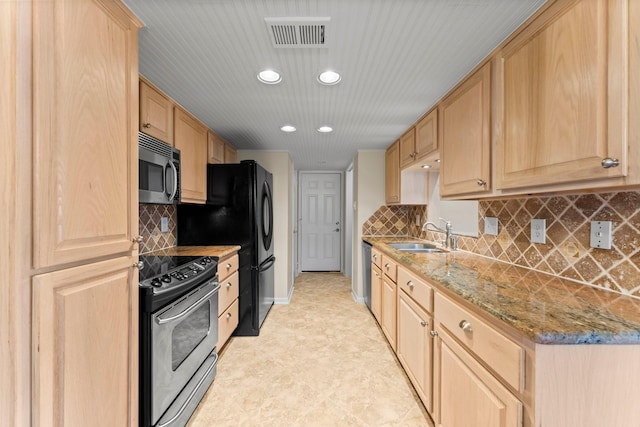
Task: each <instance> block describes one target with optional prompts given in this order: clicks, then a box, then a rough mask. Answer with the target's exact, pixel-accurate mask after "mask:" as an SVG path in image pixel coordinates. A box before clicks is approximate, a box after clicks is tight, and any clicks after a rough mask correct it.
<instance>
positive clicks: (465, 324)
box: [458, 320, 473, 334]
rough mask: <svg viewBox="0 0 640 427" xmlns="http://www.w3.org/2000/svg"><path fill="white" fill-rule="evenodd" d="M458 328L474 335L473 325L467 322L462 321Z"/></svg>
mask: <svg viewBox="0 0 640 427" xmlns="http://www.w3.org/2000/svg"><path fill="white" fill-rule="evenodd" d="M458 326H460V329H462V330H463V331H465V332H468V333H470V334H472V333H473V328H472V327H471V323H470V322H467V321H466V320H461V321H460V324H459V325H458Z"/></svg>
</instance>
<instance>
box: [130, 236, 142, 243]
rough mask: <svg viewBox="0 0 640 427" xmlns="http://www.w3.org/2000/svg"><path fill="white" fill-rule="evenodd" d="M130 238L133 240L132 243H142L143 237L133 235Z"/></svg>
mask: <svg viewBox="0 0 640 427" xmlns="http://www.w3.org/2000/svg"><path fill="white" fill-rule="evenodd" d="M131 240H132V241H133V243H142V242H144V237H142V236H138V237H134V238H133V239H131Z"/></svg>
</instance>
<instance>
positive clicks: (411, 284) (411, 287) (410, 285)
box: [407, 280, 424, 326]
mask: <svg viewBox="0 0 640 427" xmlns="http://www.w3.org/2000/svg"><path fill="white" fill-rule="evenodd" d="M407 286H408V287H409V289H413V287H414V286H415V285H414V284H413V282H412V281H411V280H409V281H408V282H407ZM423 326H424V325H423Z"/></svg>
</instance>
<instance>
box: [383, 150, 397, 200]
mask: <svg viewBox="0 0 640 427" xmlns="http://www.w3.org/2000/svg"><path fill="white" fill-rule="evenodd" d="M384 169H385V174H384V200H385V202H386V203H387V204H392V203H399V202H400V142H399V141H396V142H394V143H393V144H391V145H390V146H389V148H387V152H386V153H385V158H384Z"/></svg>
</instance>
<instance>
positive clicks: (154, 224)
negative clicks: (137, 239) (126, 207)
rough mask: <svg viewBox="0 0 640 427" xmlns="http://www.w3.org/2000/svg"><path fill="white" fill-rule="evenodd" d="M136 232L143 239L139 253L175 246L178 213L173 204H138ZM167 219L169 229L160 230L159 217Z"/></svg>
mask: <svg viewBox="0 0 640 427" xmlns="http://www.w3.org/2000/svg"><path fill="white" fill-rule="evenodd" d="M139 206H140V208H139V220H138V233H139V235H140V236H142V238H143V241H142V243H141V244H140V251H139V252H140V254H145V253H147V252H152V251H157V250H159V249H166V248H171V247H173V246H176V244H177V242H178V215H177V209H176V206H175V205H148V204H141V205H139ZM162 217H166V218H167V219H168V225H169V231H167V232H165V233H163V232H162V231H161V218H162Z"/></svg>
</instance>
